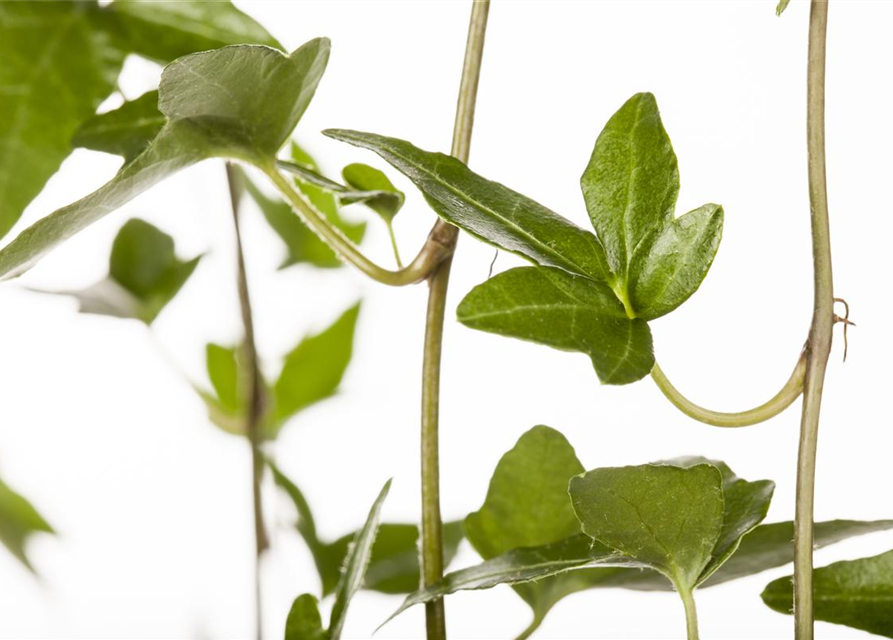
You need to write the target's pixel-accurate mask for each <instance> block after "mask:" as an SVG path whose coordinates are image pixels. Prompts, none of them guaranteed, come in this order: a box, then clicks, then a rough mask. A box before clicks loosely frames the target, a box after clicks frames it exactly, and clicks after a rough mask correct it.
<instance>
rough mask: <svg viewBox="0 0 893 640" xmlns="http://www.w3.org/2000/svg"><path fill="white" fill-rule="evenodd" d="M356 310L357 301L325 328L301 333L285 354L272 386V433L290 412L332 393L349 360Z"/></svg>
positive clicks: (358, 309)
mask: <svg viewBox="0 0 893 640" xmlns="http://www.w3.org/2000/svg"><path fill="white" fill-rule="evenodd" d="M359 313H360V305H359V303H357V304H355V305H354V306H352V307H351V308H350V309H348V310H347V311H345V312H344V313H343V314H342V315H341V316H340V317H339V318H338V319H337V320H336V321H335V322H334V323H332V325H331V326H329V327H328V328H327V329H326V330H324V331H322V332H321V333H318V334H316V335H312V336H308V337H305V338H304V339H303V340H301V342H300V344H298V346H297V347H295V348H294V349H293V350H292V351H291V352H290V353H289V354H288V355H287V356H285V363H284V364H283V366H282V373H280V374H279V379H278V380H277V381H276V384H275V385H274V387H273V395H274V398H275V403H274V416H273V424H272V425H271V428H272V429H273V432H272V433H271V434H270V435H271V436H272V437H275V436H276V434H277V433H278V431H279V430H280V429H281V428H282V426H283V424H284V423H285V422H286V421H287V420H288V419H289V418H291V417H292V416H293V415H295V414H296V413H298V412H299V411H301V410H303V409H306V408H307V407H309V406H310V405H312V404H314V403H316V402H319V401H320V400H325V399H326V398H328V397H330V396H332V395H333V394H334V393H335V391H336V390H337V388H338V385H339V384H340V383H341V378H342V377H343V376H344V372H345V370H346V369H347V365H348V364H349V363H350V358H351V355H352V353H353V336H354V330H355V328H356V323H357V316H358V315H359Z"/></svg>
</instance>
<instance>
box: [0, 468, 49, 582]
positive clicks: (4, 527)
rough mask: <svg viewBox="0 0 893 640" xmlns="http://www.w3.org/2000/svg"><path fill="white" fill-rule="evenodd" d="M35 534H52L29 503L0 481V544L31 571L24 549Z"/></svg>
mask: <svg viewBox="0 0 893 640" xmlns="http://www.w3.org/2000/svg"><path fill="white" fill-rule="evenodd" d="M35 533H54V532H53V528H52V527H51V526H50V525H49V524H48V523H47V521H46V520H44V519H43V517H42V516H41V515H40V514H39V513H38V512H37V509H35V508H34V507H33V506H32V505H31V503H30V502H28V501H27V500H26V499H25V498H23V497H22V496H21V495H20V494H18V493H16V492H15V491H13V490H12V489H10V488H9V486H8V485H7V484H6V483H5V482H3V481H2V480H0V542H2V543H3V546H5V547H6V548H7V549H9V551H10V553H12V555H14V556H15V557H16V558H18V559H19V561H20V562H21V563H22V564H23V565H25V566H26V567H27V568H28V569H29V570H31V571H33V570H34V568H33V567H32V566H31V562H30V561H29V560H28V556H27V554H26V547H27V545H28V541H29V540H30V539H31V537H32V536H33V535H34V534H35Z"/></svg>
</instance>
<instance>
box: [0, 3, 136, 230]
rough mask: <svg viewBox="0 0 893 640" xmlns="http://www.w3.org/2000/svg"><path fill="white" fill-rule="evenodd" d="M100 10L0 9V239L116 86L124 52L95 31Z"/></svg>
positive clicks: (53, 6)
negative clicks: (87, 120) (81, 125)
mask: <svg viewBox="0 0 893 640" xmlns="http://www.w3.org/2000/svg"><path fill="white" fill-rule="evenodd" d="M100 11H101V10H100V8H99V6H98V4H97V3H96V2H90V1H84V2H73V1H67V2H2V3H0V59H2V60H3V64H0V237H3V236H4V235H6V233H7V232H8V231H9V230H10V228H12V226H13V225H14V224H15V223H16V221H18V219H19V218H20V217H21V215H22V212H23V211H24V209H25V207H26V206H27V205H28V203H29V202H31V200H33V199H34V197H35V196H37V194H38V193H40V191H41V189H43V186H44V184H45V183H46V181H47V180H49V178H50V176H52V175H53V174H54V173H56V171H57V170H58V169H59V166H60V165H61V164H62V161H63V160H65V158H66V157H68V154H69V153H70V152H71V145H70V144H69V141H70V140H71V136H72V135H73V134H74V132H75V131H76V130H77V128H78V126H79V125H80V124H81V122H83V121H84V120H86V119H87V118H89V117H90V116H91V115H93V113H95V112H96V109H97V107H99V105H100V103H101V102H102V101H103V100H104V99H105V98H106V97H107V96H108V95H109V94H110V93H111V92H112V90H113V89H114V88H115V81H116V79H117V77H118V73H119V72H120V70H121V65H122V64H123V62H124V52H122V51H120V50H119V49H118V48H117V47H116V46H115V45H114V43H113V42H112V38H111V37H110V36H109V35H108V34H107V33H106V32H104V31H102V30H101V29H97V25H96V22H97V19H98V15H99V13H100ZM63 107H64V108H63Z"/></svg>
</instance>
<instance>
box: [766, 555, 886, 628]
mask: <svg viewBox="0 0 893 640" xmlns="http://www.w3.org/2000/svg"><path fill="white" fill-rule="evenodd" d="M762 598H763V602H765V603H766V604H767V605H768V606H769V607H770V608H771V609H773V610H775V611H778V612H779V613H791V612H792V610H793V606H794V603H793V576H788V577H786V578H779V579H778V580H773V581H772V582H770V583H769V585H768V586H767V587H766V589H765V591H763V593H762ZM813 601H814V606H815V619H816V620H823V621H825V622H833V623H834V624H842V625H846V626H848V627H852V628H854V629H861V630H862V631H868V632H869V633H873V634H875V635H879V636H884V637H885V638H893V551H887V552H886V553H882V554H880V555H878V556H873V557H871V558H861V559H859V560H845V561H843V562H835V563H833V564H829V565H828V566H827V567H820V568H818V569H816V570H815V571H814V573H813Z"/></svg>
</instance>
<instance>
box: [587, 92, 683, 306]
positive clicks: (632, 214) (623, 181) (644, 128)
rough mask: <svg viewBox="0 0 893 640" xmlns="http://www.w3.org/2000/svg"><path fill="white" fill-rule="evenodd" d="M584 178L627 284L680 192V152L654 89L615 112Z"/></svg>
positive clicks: (615, 268) (592, 209)
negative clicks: (635, 261) (635, 260)
mask: <svg viewBox="0 0 893 640" xmlns="http://www.w3.org/2000/svg"><path fill="white" fill-rule="evenodd" d="M580 184H581V186H582V187H583V197H584V199H585V200H586V208H587V209H588V210H589V218H590V219H591V220H592V226H593V227H595V231H596V233H597V234H598V237H599V239H600V240H601V241H602V245H603V246H604V248H605V253H606V254H607V258H608V264H609V265H610V267H611V271H612V272H613V273H614V275H615V277H616V278H618V279H619V281H620V285H621V286H623V288H624V289H625V286H624V285H625V284H626V278H627V273H628V271H629V266H630V264H631V263H632V261H633V258H634V257H635V255H636V254H637V252H639V251H640V250H645V251H647V246H643V242H644V241H645V240H646V239H647V238H648V236H650V235H651V234H652V233H653V232H654V231H655V230H656V229H658V228H660V227H661V226H663V225H664V224H666V223H668V222H670V221H671V220H672V219H673V210H674V208H675V206H676V196H677V195H678V194H679V170H678V168H677V166H676V154H675V153H673V147H672V145H670V138H669V137H668V136H667V132H666V131H665V130H664V126H663V124H662V123H661V121H660V114H659V113H658V110H657V101H655V99H654V96H653V95H651V94H650V93H637V94H636V95H634V96H633V97H632V98H630V99H629V100H627V101H626V103H625V104H624V105H623V106H622V107H620V109H619V110H618V111H617V113H615V114H614V115H613V116H612V117H611V119H610V120H609V121H608V124H606V125H605V128H604V129H603V130H602V132H601V134H599V136H598V140H597V141H596V143H595V149H594V150H593V152H592V157H591V158H590V160H589V164H588V165H587V167H586V170H585V171H584V172H583V177H582V178H581V179H580Z"/></svg>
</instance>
